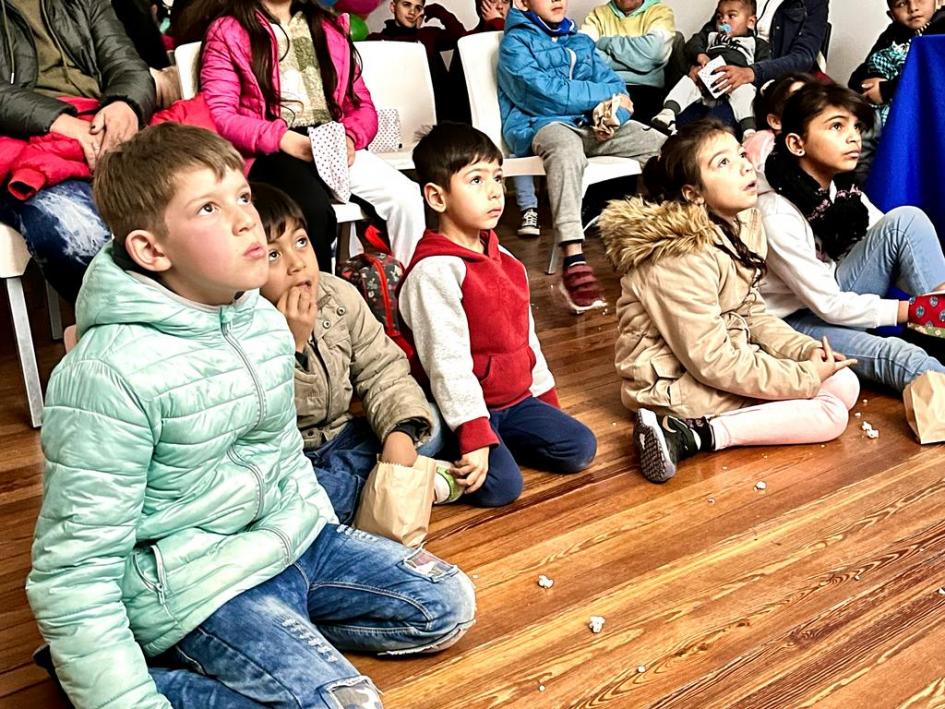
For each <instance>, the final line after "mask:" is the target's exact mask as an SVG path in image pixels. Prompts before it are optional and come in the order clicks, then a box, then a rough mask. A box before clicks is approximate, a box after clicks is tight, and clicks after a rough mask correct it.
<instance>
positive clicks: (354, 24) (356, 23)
mask: <svg viewBox="0 0 945 709" xmlns="http://www.w3.org/2000/svg"><path fill="white" fill-rule="evenodd" d="M350 33H351V39H352V40H354V41H355V42H360V41H361V40H362V39H365V38H366V37H367V36H368V27H367V23H366V22H365V21H364V18H363V17H358V16H357V15H351V30H350Z"/></svg>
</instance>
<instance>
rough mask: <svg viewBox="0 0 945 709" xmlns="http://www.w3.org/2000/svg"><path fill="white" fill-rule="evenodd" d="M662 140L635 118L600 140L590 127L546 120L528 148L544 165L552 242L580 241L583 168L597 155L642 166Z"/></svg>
mask: <svg viewBox="0 0 945 709" xmlns="http://www.w3.org/2000/svg"><path fill="white" fill-rule="evenodd" d="M665 140H666V136H664V135H663V134H662V133H660V132H659V131H656V130H653V129H651V128H648V127H646V126H644V125H643V124H642V123H637V122H636V121H627V122H626V123H624V124H623V125H622V126H620V128H619V129H618V130H617V132H616V133H614V135H613V137H612V138H610V139H609V140H605V141H603V142H601V141H599V140H597V138H596V136H595V135H594V131H592V130H591V129H590V128H579V127H577V126H572V125H567V124H565V123H549V124H548V125H546V126H545V127H544V128H542V129H541V130H539V131H538V132H537V133H536V134H535V137H534V138H533V139H532V151H533V152H534V153H535V155H538V156H539V157H540V158H541V161H542V165H543V166H544V168H545V174H546V185H547V189H548V202H549V203H550V204H551V216H552V219H553V220H554V226H555V231H556V234H557V241H556V243H558V244H561V243H563V242H567V241H583V240H584V228H583V225H582V224H581V199H582V198H583V197H584V168H586V167H587V159H588V158H589V157H595V156H597V155H612V156H615V157H621V158H634V159H635V160H638V161H639V162H640V164H641V165H642V164H643V163H645V162H646V161H647V160H649V159H650V158H651V157H653V156H654V155H656V154H657V153H659V151H660V148H661V147H662V145H663V142H664V141H665Z"/></svg>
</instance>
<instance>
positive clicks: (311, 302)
mask: <svg viewBox="0 0 945 709" xmlns="http://www.w3.org/2000/svg"><path fill="white" fill-rule="evenodd" d="M276 309H277V310H278V311H279V312H280V313H282V314H283V315H284V316H285V319H286V322H288V323H289V330H291V331H292V338H293V339H294V340H295V351H296V352H301V351H302V350H304V349H305V343H306V342H308V338H310V337H311V336H312V330H314V329H315V316H317V315H318V307H317V305H316V303H315V295H314V294H313V293H310V292H309V291H308V289H306V288H299V287H297V286H293V287H292V288H289V290H287V291H286V292H285V293H283V294H282V297H281V298H279V301H278V302H277V303H276Z"/></svg>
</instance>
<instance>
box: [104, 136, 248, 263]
mask: <svg viewBox="0 0 945 709" xmlns="http://www.w3.org/2000/svg"><path fill="white" fill-rule="evenodd" d="M200 168H206V169H208V170H212V171H213V173H214V174H215V175H216V176H217V178H219V179H222V178H223V176H224V175H225V174H226V171H227V170H238V171H240V172H242V171H243V158H241V157H240V154H239V153H238V152H236V148H234V147H233V146H232V144H230V142H229V141H227V140H224V139H223V138H221V137H220V136H218V135H217V134H216V133H212V132H210V131H208V130H205V129H203V128H196V127H194V126H185V125H181V124H179V123H170V122H168V123H161V124H159V125H156V126H152V127H151V128H145V129H144V130H143V131H141V132H140V133H137V134H136V135H134V136H133V137H132V138H131V139H130V140H128V141H126V142H124V143H122V144H121V145H118V146H116V147H115V148H112V149H111V150H110V151H108V152H107V153H106V154H105V155H104V156H103V157H102V159H101V160H100V161H99V164H98V168H97V169H96V171H95V179H94V181H93V183H92V195H93V197H94V199H95V204H96V206H97V207H98V211H99V214H100V215H101V216H102V219H103V220H104V222H105V223H106V224H107V225H108V228H109V229H111V231H112V235H113V236H114V244H115V245H114V249H113V258H114V259H115V261H116V262H117V263H119V265H121V266H122V267H123V268H133V266H132V263H133V262H132V261H131V258H130V257H128V252H127V251H126V250H125V239H126V238H127V236H128V234H130V233H131V232H133V231H134V230H135V229H145V230H147V231H150V232H153V233H155V234H158V235H160V236H164V235H165V234H166V233H167V224H166V222H165V220H164V213H165V212H166V211H167V205H168V204H169V203H170V201H171V200H172V199H173V198H174V195H175V194H176V193H177V177H178V176H179V175H180V174H181V173H182V172H188V171H190V170H197V169H200ZM136 270H137V269H136Z"/></svg>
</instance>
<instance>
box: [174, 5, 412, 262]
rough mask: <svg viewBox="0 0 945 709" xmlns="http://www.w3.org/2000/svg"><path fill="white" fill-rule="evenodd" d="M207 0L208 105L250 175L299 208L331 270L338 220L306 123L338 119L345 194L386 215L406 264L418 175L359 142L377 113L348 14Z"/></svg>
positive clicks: (204, 59)
mask: <svg viewBox="0 0 945 709" xmlns="http://www.w3.org/2000/svg"><path fill="white" fill-rule="evenodd" d="M205 7H207V8H208V10H209V12H211V13H212V12H214V11H215V12H216V13H218V14H219V16H218V17H217V18H216V19H214V20H213V21H212V23H211V24H210V26H209V29H208V30H207V32H206V37H205V39H204V46H203V50H202V55H201V59H200V85H201V90H202V91H203V93H204V95H205V96H206V99H207V104H208V106H209V107H210V113H211V115H212V116H213V119H214V121H215V123H216V125H217V128H218V130H219V131H220V134H221V135H222V136H223V137H225V138H227V139H228V140H230V141H231V142H232V143H233V144H234V145H235V146H236V147H237V149H239V150H240V152H242V153H243V155H244V156H245V157H247V158H249V159H255V162H254V163H253V164H252V167H251V169H250V174H249V176H250V179H252V180H256V181H259V182H265V183H268V184H271V185H273V186H275V187H279V188H280V189H282V190H283V191H285V192H286V193H287V194H288V195H289V196H290V197H292V198H293V199H294V200H295V201H296V202H297V203H298V204H299V205H300V206H301V207H302V209H303V210H304V211H305V212H306V215H305V217H306V222H307V223H308V225H309V234H310V236H311V237H312V238H313V242H314V245H315V250H316V254H317V256H318V263H319V267H320V268H322V269H323V270H328V269H330V259H331V244H332V242H333V241H334V239H335V222H334V214H333V212H332V209H331V205H330V203H329V201H328V198H327V193H326V188H325V186H324V183H322V181H321V180H320V179H319V177H318V174H317V171H316V170H315V168H314V165H313V160H312V148H311V145H310V143H309V139H308V136H307V129H308V128H309V127H310V126H316V125H320V124H322V123H326V122H328V121H338V122H340V123H341V124H342V125H343V126H344V130H345V134H346V138H347V153H348V155H347V159H348V169H349V174H350V178H351V192H352V194H354V195H355V196H357V197H360V198H361V199H363V200H364V201H366V202H368V203H369V204H370V205H371V206H372V207H373V208H374V210H375V211H376V212H377V215H378V216H379V217H380V218H381V219H384V220H385V221H386V222H387V230H388V236H389V237H390V241H391V247H392V250H393V253H394V256H396V257H397V258H398V259H399V260H400V261H402V262H404V263H405V264H406V263H409V262H410V258H411V257H412V255H413V249H414V246H415V245H416V242H417V241H419V240H420V237H421V236H422V234H423V230H424V228H425V222H424V210H423V201H422V199H421V197H420V189H419V187H418V186H417V185H416V183H414V182H413V181H411V180H409V179H408V178H407V177H405V176H404V175H403V174H402V173H401V172H399V171H398V170H396V169H394V168H393V167H391V166H390V165H389V164H388V163H387V162H385V161H384V160H382V159H381V158H379V157H377V156H376V155H374V154H372V153H370V152H368V151H367V149H366V148H367V146H368V144H369V143H370V142H371V140H373V139H374V136H375V134H376V133H377V111H376V110H375V108H374V104H373V103H372V102H371V95H370V93H369V92H368V90H367V87H366V86H365V85H364V81H362V79H361V66H360V61H359V58H358V55H357V52H356V50H355V48H354V44H353V43H352V42H351V38H350V37H349V36H348V28H349V24H348V16H347V15H340V16H337V17H336V16H334V15H333V14H332V13H330V12H329V11H328V10H325V9H324V8H323V7H321V6H320V5H319V4H318V3H317V2H315V1H314V0H229V1H228V2H225V3H220V2H219V1H218V0H209V2H207V4H206V5H205ZM203 16H207V15H203ZM190 34H193V30H192V28H191V30H190Z"/></svg>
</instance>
